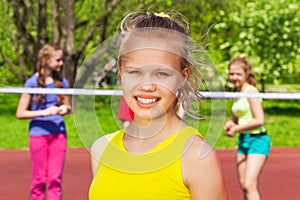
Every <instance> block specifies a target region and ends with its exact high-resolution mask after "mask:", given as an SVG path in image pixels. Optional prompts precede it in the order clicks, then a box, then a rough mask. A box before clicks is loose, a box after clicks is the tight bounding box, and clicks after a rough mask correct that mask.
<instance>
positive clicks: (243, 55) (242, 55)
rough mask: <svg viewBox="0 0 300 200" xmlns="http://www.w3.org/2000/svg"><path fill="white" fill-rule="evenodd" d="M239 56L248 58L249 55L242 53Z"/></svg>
mask: <svg viewBox="0 0 300 200" xmlns="http://www.w3.org/2000/svg"><path fill="white" fill-rule="evenodd" d="M238 58H242V59H248V55H247V54H246V53H241V54H240V55H239V56H238Z"/></svg>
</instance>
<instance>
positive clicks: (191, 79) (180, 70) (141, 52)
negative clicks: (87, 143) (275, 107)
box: [89, 12, 226, 200]
mask: <svg viewBox="0 0 300 200" xmlns="http://www.w3.org/2000/svg"><path fill="white" fill-rule="evenodd" d="M183 22H184V21H182V22H179V21H177V20H175V18H173V17H171V16H170V15H168V14H165V13H151V12H147V13H136V12H135V13H131V14H129V15H128V16H126V17H125V18H124V20H123V21H122V23H121V25H120V28H119V30H120V34H119V38H118V39H119V40H118V42H119V59H118V72H119V80H120V83H121V85H122V90H123V96H124V98H125V100H126V102H127V104H128V105H129V107H130V109H131V110H132V111H133V112H134V120H133V122H132V123H131V124H130V125H129V126H128V127H127V128H126V129H125V130H120V131H117V132H115V133H113V134H109V135H106V136H104V137H102V138H100V139H98V140H96V141H95V142H94V144H93V146H92V149H91V153H92V171H93V175H94V179H93V181H92V183H91V187H90V191H89V199H90V200H97V199H101V200H102V199H105V200H106V199H108V200H111V199H112V200H114V199H118V200H119V199H124V200H136V199H143V200H158V199H170V200H171V199H172V200H176V199H178V200H185V199H193V200H194V199H197V200H200V199H204V200H207V199H211V200H222V199H226V193H225V188H224V182H223V176H222V172H221V168H220V165H219V162H218V159H217V157H216V154H215V152H214V150H213V149H212V147H211V146H210V145H208V144H207V143H206V142H205V141H204V140H203V138H202V137H201V136H200V133H199V132H198V131H197V130H196V129H194V128H192V127H190V126H188V125H187V123H186V122H185V121H184V120H183V118H184V115H185V113H186V112H188V113H193V110H192V109H193V108H194V107H193V106H192V105H191V101H190V100H191V99H193V98H194V99H195V100H197V101H198V100H200V98H201V97H200V96H199V92H198V88H199V85H200V80H199V78H198V77H200V75H199V74H198V73H199V71H197V70H196V69H195V67H196V66H194V65H192V63H193V62H191V58H190V57H189V49H190V47H189V44H190V43H189V39H188V28H187V27H184V23H183ZM191 110H192V111H191Z"/></svg>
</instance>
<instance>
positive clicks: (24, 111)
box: [16, 94, 59, 119]
mask: <svg viewBox="0 0 300 200" xmlns="http://www.w3.org/2000/svg"><path fill="white" fill-rule="evenodd" d="M30 100H31V95H30V94H21V97H20V100H19V104H18V107H17V111H16V117H17V118H18V119H31V118H35V117H40V116H46V115H54V114H57V113H58V112H59V109H58V107H57V106H51V107H49V108H47V109H45V110H35V111H32V110H28V108H29V104H30Z"/></svg>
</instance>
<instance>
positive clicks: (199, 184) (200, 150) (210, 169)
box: [182, 137, 227, 200]
mask: <svg viewBox="0 0 300 200" xmlns="http://www.w3.org/2000/svg"><path fill="white" fill-rule="evenodd" d="M182 159H183V162H182V174H183V175H182V176H183V180H184V183H185V185H186V186H187V187H188V189H189V190H190V193H191V197H192V200H226V199H227V195H226V190H225V184H224V178H223V174H222V170H221V167H220V163H219V160H218V159H217V156H216V152H215V151H214V150H213V148H212V147H211V146H210V145H209V144H207V143H206V142H205V141H204V140H203V139H202V138H200V137H196V138H195V139H194V141H193V143H192V144H191V145H190V147H189V149H188V150H187V151H186V153H185V154H184V155H183V158H182Z"/></svg>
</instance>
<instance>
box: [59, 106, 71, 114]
mask: <svg viewBox="0 0 300 200" xmlns="http://www.w3.org/2000/svg"><path fill="white" fill-rule="evenodd" d="M58 109H59V112H58V114H60V115H66V114H68V113H69V111H70V109H69V108H68V106H67V105H61V106H59V107H58Z"/></svg>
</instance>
